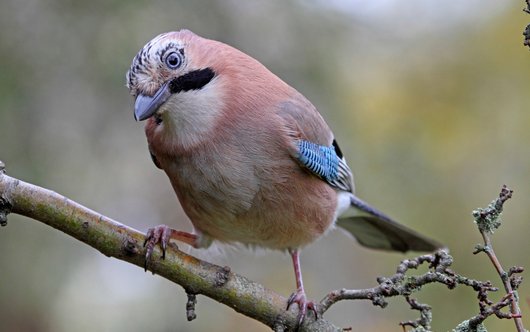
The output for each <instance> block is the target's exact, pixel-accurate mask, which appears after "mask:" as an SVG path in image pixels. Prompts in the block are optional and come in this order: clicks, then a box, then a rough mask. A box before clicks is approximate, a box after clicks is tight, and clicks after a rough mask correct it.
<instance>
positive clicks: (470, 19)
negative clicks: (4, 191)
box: [0, 0, 530, 332]
mask: <svg viewBox="0 0 530 332" xmlns="http://www.w3.org/2000/svg"><path fill="white" fill-rule="evenodd" d="M523 5H524V2H523V1H506V2H501V1H495V0H486V1H477V0H473V1H457V0H453V1H445V2H440V1H430V0H427V1H425V0H423V1H421V0H410V1H397V0H377V1H361V0H357V1H346V0H344V1H340V0H334V1H324V0H312V1H281V0H273V1H258V0H251V1H245V2H243V1H235V0H229V1H213V0H211V1H209V0H198V1H186V2H184V1H169V0H166V1H156V2H155V1H149V2H144V1H122V0H113V1H102V0H95V1H88V2H87V1H74V0H44V1H41V0H23V1H17V0H3V1H2V2H1V3H0V160H2V161H4V162H5V163H6V165H7V167H8V173H9V174H10V175H13V176H15V177H18V178H21V179H23V180H25V181H28V182H32V183H35V184H38V185H41V186H44V187H47V188H50V189H53V190H55V191H57V192H60V193H62V194H64V195H67V196H68V197H70V198H72V199H74V200H76V201H78V202H80V203H83V204H85V205H87V206H89V207H90V208H93V209H95V210H97V211H99V212H102V213H104V214H106V215H109V216H111V217H113V218H115V219H118V220H120V221H122V222H125V223H127V224H129V225H131V226H133V227H136V228H139V229H144V230H145V229H147V228H148V227H151V226H153V225H156V224H160V223H167V224H170V225H173V226H174V227H176V228H180V229H187V230H190V229H191V226H190V224H189V222H188V221H187V219H186V217H185V215H184V214H183V212H182V211H181V209H180V207H179V205H178V203H177V201H176V197H175V195H174V193H173V192H172V190H171V188H170V185H169V182H168V181H167V180H166V177H165V175H164V174H163V173H162V172H160V171H159V170H158V169H156V168H155V167H154V166H153V165H152V164H151V161H150V159H149V156H148V153H147V149H146V143H145V137H144V134H143V129H142V126H143V124H141V123H136V122H135V121H134V120H133V115H132V105H133V100H132V98H131V97H130V96H129V95H128V92H127V89H126V88H125V86H124V81H125V80H124V75H125V72H126V70H127V69H128V66H129V64H130V61H131V60H132V58H133V56H134V55H135V53H136V52H137V51H138V50H139V49H140V48H141V47H142V46H143V45H144V43H145V42H147V41H148V40H149V39H151V38H152V37H153V36H154V35H156V34H158V33H160V32H165V31H169V30H176V29H180V28H189V29H191V30H193V31H194V32H196V33H198V34H200V35H203V36H205V37H209V38H213V39H218V40H221V41H224V42H226V43H229V44H231V45H233V46H235V47H237V48H240V49H242V50H243V51H245V52H247V53H249V54H250V55H252V56H254V57H255V58H257V59H259V60H260V61H261V62H263V63H264V64H265V65H266V66H267V67H269V68H270V69H271V70H272V71H273V72H275V73H276V74H278V75H279V76H280V77H281V78H283V79H284V80H285V81H287V82H288V83H290V84H291V85H293V86H294V87H296V88H297V89H298V90H300V91H301V92H302V93H304V94H305V95H306V96H307V97H308V98H309V99H310V100H312V101H313V103H314V104H315V105H316V106H317V107H318V108H319V110H320V111H321V113H322V114H323V115H324V117H325V118H326V119H327V120H328V122H329V123H330V125H331V126H332V127H333V128H334V130H335V133H336V136H337V138H338V140H339V142H340V143H341V146H342V149H343V152H344V153H345V155H346V156H347V157H348V160H349V164H350V166H351V167H352V168H353V170H354V173H355V175H356V184H357V191H358V194H359V195H360V196H361V197H362V198H364V199H366V200H367V201H369V202H371V203H372V204H374V205H376V206H378V207H379V208H380V209H382V210H384V211H386V212H387V213H388V214H390V215H392V216H394V217H395V218H396V219H398V220H401V221H402V222H404V223H406V224H408V225H410V226H411V227H413V228H415V229H417V230H419V231H421V232H423V233H425V234H430V235H432V236H433V237H435V238H437V239H439V240H440V241H442V242H444V243H446V244H447V245H448V246H449V248H450V249H451V252H452V254H453V255H454V257H455V266H454V268H455V270H456V271H458V272H460V273H462V274H465V275H467V276H469V277H474V278H479V279H491V280H493V281H494V282H495V283H498V285H500V282H499V281H498V280H497V277H496V275H495V273H494V271H493V267H491V266H490V264H489V263H488V261H487V258H486V257H485V256H480V255H479V256H473V255H472V254H471V252H472V250H473V247H474V245H475V244H476V243H478V242H480V236H479V234H478V232H477V231H476V230H475V226H474V225H473V222H472V217H471V215H470V213H471V211H472V209H474V208H476V207H477V206H485V205H487V203H489V202H490V201H491V200H492V199H493V198H494V197H495V195H496V194H497V193H498V191H499V189H500V186H501V185H502V184H504V183H506V184H508V185H509V186H510V187H511V188H512V189H514V190H515V193H514V198H513V199H512V200H511V201H509V202H508V203H507V204H506V209H505V213H504V220H505V222H504V225H503V226H502V227H501V229H500V230H499V231H498V232H497V233H496V234H495V235H494V243H495V244H496V250H497V253H498V254H499V256H500V258H501V260H502V262H503V263H504V264H505V265H508V266H511V265H523V266H526V267H527V269H529V270H530V259H529V258H528V250H529V249H530V245H529V244H528V243H529V242H528V236H529V229H530V227H529V223H528V221H529V215H530V210H529V203H530V201H529V197H530V185H529V179H530V151H529V148H528V142H529V139H530V130H529V129H530V112H528V111H527V108H528V105H529V104H530V93H528V92H529V91H530V65H529V62H530V54H529V52H528V49H525V48H524V47H523V46H522V36H521V33H522V31H523V28H524V27H525V25H526V24H527V23H528V21H530V16H528V15H525V14H524V13H523V12H522V11H521V9H522V7H523ZM224 251H226V252H224V253H221V254H218V253H216V252H214V251H209V252H207V253H204V252H195V251H194V252H193V253H194V254H198V255H201V256H202V257H204V258H207V259H209V260H210V261H213V262H216V263H218V264H226V265H230V266H231V267H232V268H233V270H234V271H236V272H238V273H240V274H243V275H245V276H248V277H249V278H251V279H253V280H256V281H258V282H261V283H263V284H264V285H266V286H267V287H269V288H271V289H274V290H276V291H278V292H280V293H282V294H284V295H285V296H287V295H289V294H290V293H291V291H292V290H293V289H294V287H295V285H294V276H293V271H292V267H291V264H290V260H289V258H288V257H287V255H284V254H281V253H276V252H266V253H265V254H260V253H258V255H256V254H255V253H252V252H249V251H247V250H242V251H237V250H231V249H228V250H224ZM0 252H1V253H2V254H1V256H0V276H1V277H0V331H22V332H24V331H146V330H147V331H205V330H216V331H244V330H247V331H250V330H252V331H267V328H266V327H264V326H262V325H260V324H259V323H256V322H253V321H251V320H249V319H247V318H245V317H243V316H241V315H239V314H237V313H235V312H234V311H232V310H231V309H228V308H226V307H224V306H222V305H220V304H217V303H215V302H213V301H211V300H209V299H207V298H204V297H199V304H198V306H197V313H198V318H197V320H196V321H194V322H192V323H188V322H187V321H186V318H185V308H184V307H185V294H184V292H183V291H182V290H181V289H180V288H179V287H177V286H175V285H172V284H170V283H169V282H167V281H165V280H163V279H161V278H159V277H156V276H155V277H153V276H151V275H150V274H146V273H143V271H141V270H140V269H138V268H136V267H133V266H129V265H127V264H125V263H123V262H119V261H116V260H113V259H109V258H106V257H103V256H102V255H100V254H99V253H98V252H96V251H95V250H93V249H91V248H89V247H87V246H85V245H82V244H80V243H79V242H77V241H75V240H73V239H71V238H69V237H67V236H65V235H64V234H62V233H59V232H56V231H54V230H52V229H50V228H48V227H47V226H44V225H41V224H40V223H37V222H34V221H31V220H28V219H25V218H21V217H18V216H14V215H13V216H11V217H10V220H9V225H8V227H6V228H2V229H0ZM402 258H404V256H402V255H399V254H388V253H380V252H374V251H369V250H366V249H364V248H361V247H360V246H359V245H357V244H356V243H355V241H353V240H351V239H350V238H348V237H347V236H346V235H344V234H343V233H341V232H339V231H334V232H332V233H330V234H329V235H327V236H326V237H325V238H323V239H322V240H320V241H319V242H317V243H315V244H314V245H312V246H310V247H309V248H307V249H306V250H305V251H304V253H303V256H302V268H303V271H304V278H305V283H306V288H307V292H308V294H309V297H311V298H313V299H320V298H322V297H323V296H324V295H325V294H326V293H327V292H328V291H330V290H332V289H337V288H342V287H346V288H365V287H371V286H373V285H374V284H375V278H376V277H377V276H379V275H388V274H392V273H393V272H394V269H395V266H396V265H397V264H398V262H399V261H400V260H401V259H402ZM529 290H530V283H528V282H526V283H524V284H523V286H522V288H521V290H520V296H521V299H522V303H521V306H522V310H523V315H525V317H524V321H525V324H526V326H527V328H528V326H529V325H530V320H529V319H528V317H529V316H528V315H529V314H530V308H529V307H528V304H527V302H526V300H527V299H528V298H530V297H529V296H530V295H529V294H528V292H529ZM419 298H420V300H421V301H423V302H427V303H430V304H432V306H433V307H434V328H435V330H436V331H445V330H448V329H451V328H453V327H454V326H456V325H457V324H458V323H459V322H460V321H462V320H464V319H465V318H468V317H470V316H472V315H474V314H475V313H476V312H477V310H478V307H477V304H476V300H475V294H474V293H473V292H471V291H469V290H466V289H456V290H454V291H448V290H446V289H444V288H443V287H441V286H433V287H428V288H425V289H424V291H422V293H421V295H420V296H419ZM416 315H417V313H415V312H411V311H409V310H408V308H407V305H406V303H404V301H403V300H392V301H391V305H390V306H389V307H388V308H387V309H384V310H381V309H379V308H374V307H372V305H371V304H370V303H367V302H343V303H341V304H338V305H336V306H335V307H333V308H332V310H330V311H329V312H328V313H327V314H326V316H327V318H328V319H330V320H332V321H334V322H335V323H337V324H339V325H342V326H353V327H354V329H355V330H357V329H358V330H360V331H399V330H400V329H401V328H400V327H399V326H397V323H398V322H399V321H400V320H408V319H411V318H415V317H416ZM486 326H487V327H488V328H490V330H491V331H501V330H511V329H513V324H512V322H509V321H498V320H489V321H487V324H486Z"/></svg>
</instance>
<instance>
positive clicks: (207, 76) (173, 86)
mask: <svg viewBox="0 0 530 332" xmlns="http://www.w3.org/2000/svg"><path fill="white" fill-rule="evenodd" d="M214 76H215V72H214V71H213V70H212V69H211V68H204V69H198V70H194V71H190V72H189V73H187V74H184V75H182V76H179V77H176V78H174V79H173V80H172V81H171V82H170V83H169V91H170V92H171V93H179V92H184V91H190V90H200V89H202V87H203V86H205V85H206V84H208V83H210V81H211V80H212V79H213V78H214Z"/></svg>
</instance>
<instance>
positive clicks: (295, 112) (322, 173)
mask: <svg viewBox="0 0 530 332" xmlns="http://www.w3.org/2000/svg"><path fill="white" fill-rule="evenodd" d="M278 115H280V116H281V117H282V118H283V120H284V124H285V126H286V127H287V130H288V132H289V137H290V139H291V142H290V143H291V147H292V149H291V150H292V151H291V154H292V156H293V157H294V159H296V161H297V162H298V163H299V165H300V166H301V167H303V168H305V169H307V170H308V171H310V172H311V173H312V174H314V175H316V176H318V177H319V178H321V179H322V180H324V181H326V182H327V183H328V184H329V185H330V186H332V187H333V188H335V189H338V190H343V191H348V192H353V176H352V173H351V170H350V168H349V167H348V165H347V164H346V160H345V159H344V156H343V155H342V152H341V150H340V148H339V146H338V143H337V141H336V140H335V139H334V137H333V133H332V132H331V129H330V128H329V127H328V125H327V124H326V122H325V121H324V119H323V118H322V116H321V115H320V114H319V113H318V111H317V110H316V108H315V107H314V106H313V105H312V104H311V103H310V102H309V101H308V100H307V99H305V98H304V97H303V96H302V95H299V94H297V95H296V96H295V97H294V98H291V99H289V100H288V101H284V102H282V103H280V105H279V112H278Z"/></svg>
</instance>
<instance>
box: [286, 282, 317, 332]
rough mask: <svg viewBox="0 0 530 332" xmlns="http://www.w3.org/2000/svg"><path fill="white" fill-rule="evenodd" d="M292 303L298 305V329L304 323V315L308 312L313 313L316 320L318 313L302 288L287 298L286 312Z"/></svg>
mask: <svg viewBox="0 0 530 332" xmlns="http://www.w3.org/2000/svg"><path fill="white" fill-rule="evenodd" d="M293 303H297V304H298V309H299V311H298V326H297V328H298V327H300V326H301V325H302V323H303V322H304V318H305V316H306V313H307V311H308V310H310V311H313V312H314V313H315V318H316V319H318V318H319V317H318V312H317V310H316V305H315V303H314V302H313V301H308V300H307V297H306V295H305V291H304V289H303V288H301V289H300V288H299V289H297V290H296V292H294V293H293V294H291V296H289V299H288V300H287V310H289V308H290V307H291V305H292V304H293Z"/></svg>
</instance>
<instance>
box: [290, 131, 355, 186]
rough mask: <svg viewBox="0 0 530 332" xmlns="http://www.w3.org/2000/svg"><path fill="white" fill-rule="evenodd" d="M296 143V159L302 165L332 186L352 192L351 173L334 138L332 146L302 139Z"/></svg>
mask: <svg viewBox="0 0 530 332" xmlns="http://www.w3.org/2000/svg"><path fill="white" fill-rule="evenodd" d="M296 144H297V147H298V161H299V162H300V164H301V165H302V166H303V167H305V168H307V169H308V170H309V171H311V172H312V173H313V174H315V175H316V176H318V177H319V178H321V179H322V180H324V181H326V182H327V183H329V184H330V185H331V186H332V187H334V188H336V189H340V190H344V191H349V192H353V175H352V173H351V170H350V168H349V167H348V165H347V164H346V160H345V159H344V157H343V156H342V152H341V151H340V149H339V147H338V145H337V142H336V141H335V140H334V141H333V145H332V146H323V145H319V144H315V143H311V142H309V141H304V140H298V141H297V143H296Z"/></svg>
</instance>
